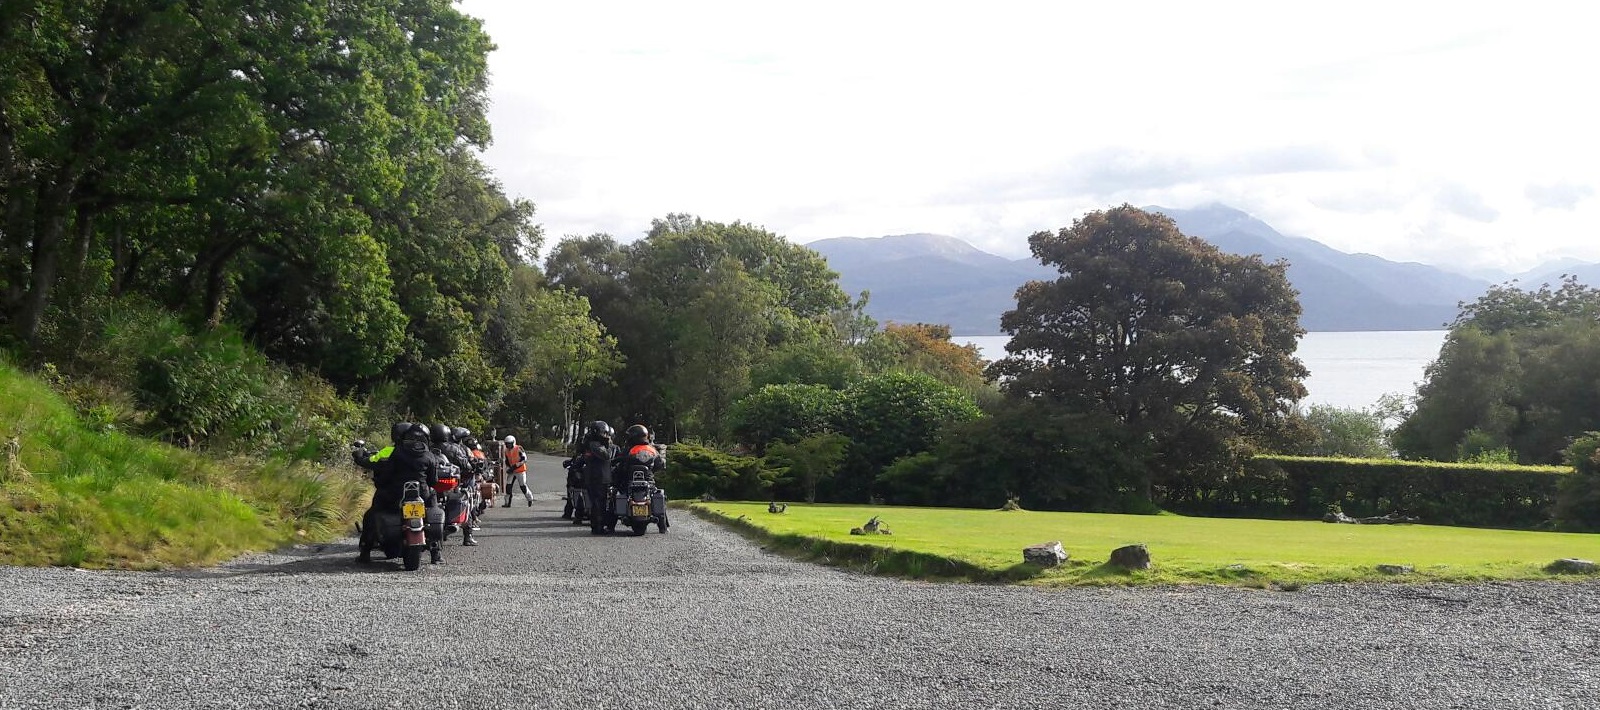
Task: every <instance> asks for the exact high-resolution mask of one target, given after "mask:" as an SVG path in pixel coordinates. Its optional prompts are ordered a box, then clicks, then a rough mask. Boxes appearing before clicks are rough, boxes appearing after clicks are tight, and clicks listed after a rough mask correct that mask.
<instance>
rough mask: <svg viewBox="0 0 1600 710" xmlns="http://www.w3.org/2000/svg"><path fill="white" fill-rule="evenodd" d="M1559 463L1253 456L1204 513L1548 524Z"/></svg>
mask: <svg viewBox="0 0 1600 710" xmlns="http://www.w3.org/2000/svg"><path fill="white" fill-rule="evenodd" d="M1571 473H1572V469H1571V468H1568V467H1564V466H1514V465H1503V464H1463V463H1436V462H1431V461H1400V460H1397V459H1341V458H1318V457H1302V456H1257V457H1255V458H1254V459H1252V460H1251V461H1249V462H1247V463H1246V464H1245V466H1244V470H1243V471H1242V472H1241V473H1240V474H1239V475H1236V476H1230V477H1229V478H1228V479H1227V480H1225V481H1223V482H1222V483H1221V484H1220V485H1219V487H1218V488H1217V489H1216V490H1214V491H1213V492H1212V495H1211V496H1208V498H1209V500H1208V501H1207V505H1206V506H1205V507H1207V508H1210V510H1208V511H1206V512H1211V513H1221V514H1229V515H1253V516H1262V517H1305V518H1315V517H1320V516H1321V515H1322V514H1323V513H1325V512H1327V510H1328V508H1329V506H1332V505H1338V506H1339V507H1340V509H1342V510H1343V511H1344V512H1345V513H1346V514H1348V515H1351V516H1354V517H1364V516H1371V515H1383V514H1385V513H1389V512H1391V511H1400V512H1403V513H1406V514H1409V515H1415V516H1417V517H1418V518H1421V520H1422V522H1424V523H1429V524H1434V525H1466V526H1476V527H1501V528H1522V529H1532V528H1541V527H1548V525H1549V522H1550V514H1551V508H1552V506H1553V504H1554V502H1555V499H1556V493H1557V489H1558V487H1559V486H1560V483H1561V481H1562V479H1563V478H1564V477H1565V476H1567V475H1570V474H1571Z"/></svg>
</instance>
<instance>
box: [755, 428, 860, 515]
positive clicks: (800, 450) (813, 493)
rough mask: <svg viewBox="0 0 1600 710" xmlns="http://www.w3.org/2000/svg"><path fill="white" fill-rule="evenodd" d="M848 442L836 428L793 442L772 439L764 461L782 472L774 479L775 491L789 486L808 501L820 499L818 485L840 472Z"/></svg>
mask: <svg viewBox="0 0 1600 710" xmlns="http://www.w3.org/2000/svg"><path fill="white" fill-rule="evenodd" d="M849 445H850V441H849V440H848V439H846V438H844V437H843V436H842V435H839V434H835V433H833V432H826V433H821V434H816V435H814V436H808V437H805V438H803V439H799V440H797V441H794V442H792V443H791V442H789V441H775V442H773V443H772V447H771V448H770V449H769V450H768V451H767V454H766V458H765V461H766V464H767V465H768V466H770V467H773V468H775V469H776V470H777V471H778V473H779V478H777V479H776V480H775V481H774V488H776V489H778V490H775V491H774V493H775V494H778V493H782V492H783V490H784V489H785V488H787V489H788V490H789V492H793V493H797V494H798V497H799V498H800V499H801V500H804V501H805V502H807V503H815V502H817V489H818V487H819V486H820V485H821V484H822V483H823V482H824V481H827V480H828V479H830V478H832V477H833V476H834V474H835V473H837V471H838V469H839V463H840V462H841V461H843V460H844V455H845V451H847V450H848V448H849Z"/></svg>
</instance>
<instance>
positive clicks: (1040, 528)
mask: <svg viewBox="0 0 1600 710" xmlns="http://www.w3.org/2000/svg"><path fill="white" fill-rule="evenodd" d="M692 508H693V509H694V510H695V511H696V512H697V513H699V514H701V515H702V516H704V517H710V518H712V519H715V520H719V521H721V522H724V523H729V524H732V525H734V526H735V527H736V528H742V529H744V530H745V531H747V532H749V533H750V534H753V535H756V536H758V537H760V538H761V539H763V540H765V541H767V542H768V543H769V544H772V545H774V546H776V547H778V548H780V549H783V550H787V551H789V552H792V553H798V554H799V555H801V556H803V557H807V558H812V559H818V560H822V561H826V562H832V563H840V564H846V565H849V566H854V567H858V568H867V569H870V570H872V571H877V572H883V573H889V574H897V575H904V576H911V577H916V578H940V577H950V578H964V579H974V580H980V581H1008V580H1009V581H1025V582H1027V583H1030V584H1043V585H1075V584H1196V583H1205V584H1237V585H1246V586H1256V587H1266V586H1272V585H1275V586H1280V587H1293V586H1296V585H1302V584H1309V583H1319V582H1355V581H1380V580H1381V581H1395V580H1405V581H1474V580H1488V579H1550V578H1552V577H1553V575H1551V574H1549V573H1546V572H1545V571H1544V570H1543V567H1544V565H1546V564H1548V563H1550V562H1551V561H1553V560H1555V559H1558V558H1564V557H1579V558H1584V559H1590V560H1594V559H1600V535H1587V534H1577V533H1543V532H1526V531H1516V530H1485V529H1481V528H1452V527H1441V526H1427V525H1370V526H1369V525H1334V524H1329V523H1321V522H1308V521H1284V520H1240V519H1223V518H1191V517H1185V516H1177V515H1109V514H1093V513H1043V512H1032V511H1008V512H1002V511H993V510H965V509H953V508H900V507H887V506H872V507H867V506H843V505H791V506H789V509H788V511H787V512H786V513H783V514H781V515H774V514H771V513H768V512H767V504H766V503H722V502H717V503H697V504H694V505H693V506H692ZM874 515H876V516H880V517H881V518H882V520H883V523H884V525H885V526H887V527H888V528H889V529H890V530H891V531H892V533H893V534H892V535H886V536H879V535H859V536H858V535H850V534H849V531H850V528H852V527H857V526H860V525H861V524H862V523H864V522H866V521H867V519H868V518H871V517H872V516H874ZM1052 540H1060V541H1061V543H1062V545H1063V547H1065V548H1066V550H1067V552H1068V553H1069V554H1070V555H1071V556H1072V561H1071V562H1070V563H1069V564H1067V565H1064V566H1062V567H1058V568H1054V569H1049V570H1042V571H1041V570H1038V569H1036V568H1032V567H1030V566H1026V565H1023V564H1021V560H1022V552H1021V550H1022V548H1023V547H1026V546H1028V545H1033V544H1037V543H1041V542H1048V541H1052ZM1133 543H1143V544H1145V545H1146V546H1148V547H1149V549H1150V555H1151V558H1152V560H1153V562H1154V568H1153V569H1151V570H1147V571H1140V572H1131V573H1125V572H1121V571H1117V570H1114V569H1110V568H1107V567H1105V566H1104V565H1103V564H1102V563H1104V562H1105V560H1106V559H1107V558H1108V557H1109V556H1110V553H1111V550H1113V549H1115V548H1117V547H1121V546H1123V545H1128V544H1133ZM1391 564H1392V565H1410V566H1411V567H1412V568H1413V569H1414V572H1413V573H1412V574H1408V575H1403V576H1392V575H1386V574H1383V573H1381V572H1379V571H1377V569H1376V567H1377V565H1391Z"/></svg>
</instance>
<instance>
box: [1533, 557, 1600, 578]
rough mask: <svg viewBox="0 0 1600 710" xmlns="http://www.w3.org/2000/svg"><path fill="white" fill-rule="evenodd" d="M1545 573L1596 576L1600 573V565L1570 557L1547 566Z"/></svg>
mask: <svg viewBox="0 0 1600 710" xmlns="http://www.w3.org/2000/svg"><path fill="white" fill-rule="evenodd" d="M1544 571H1546V572H1550V573H1553V574H1594V573H1595V572H1600V565H1596V564H1595V563H1594V562H1591V561H1589V560H1580V559H1575V558H1572V557H1568V558H1565V559H1560V560H1556V561H1555V562H1551V563H1550V564H1548V565H1545V567H1544Z"/></svg>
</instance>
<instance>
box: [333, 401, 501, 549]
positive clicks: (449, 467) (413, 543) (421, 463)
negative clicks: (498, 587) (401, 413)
mask: <svg viewBox="0 0 1600 710" xmlns="http://www.w3.org/2000/svg"><path fill="white" fill-rule="evenodd" d="M390 437H391V439H392V441H393V443H392V445H391V446H388V447H385V448H383V449H377V450H374V449H373V448H372V447H371V446H369V445H368V444H367V442H365V441H356V442H355V443H353V444H351V458H352V460H353V461H354V462H355V464H356V465H357V466H360V467H362V468H365V469H367V470H369V471H371V472H372V479H373V485H374V489H375V490H374V493H373V496H372V506H371V508H369V509H368V510H367V512H366V514H365V515H364V516H362V522H361V524H360V525H358V526H357V528H356V529H357V531H358V532H359V534H360V540H359V542H358V549H359V550H360V557H359V559H360V560H361V561H363V562H364V561H367V560H369V559H371V554H372V552H373V551H374V550H377V551H380V552H382V553H383V555H384V557H385V558H388V559H393V558H396V557H399V558H401V559H402V561H403V562H404V565H405V568H406V569H407V570H415V569H417V568H419V567H421V565H422V552H423V550H425V549H426V550H427V551H428V553H429V556H430V558H431V561H432V562H433V563H434V564H437V563H438V562H439V561H440V559H441V558H442V549H443V546H444V543H445V542H447V541H448V540H449V538H450V536H451V535H453V534H455V533H457V532H460V533H462V536H461V537H462V544H464V545H476V544H478V543H477V541H476V540H474V539H473V536H472V533H473V531H475V530H478V529H479V527H480V525H479V517H480V516H481V515H483V513H484V511H485V510H486V509H487V508H488V501H489V500H492V499H493V498H494V488H495V484H494V483H493V482H492V481H490V480H489V478H490V477H489V470H490V469H489V462H488V458H487V456H486V455H485V454H484V453H483V448H482V446H481V445H480V444H479V443H478V441H477V439H476V438H475V437H473V436H472V433H471V432H470V431H468V430H467V429H465V428H463V427H452V426H449V425H445V424H434V425H432V426H428V425H423V424H414V423H410V422H400V423H397V424H395V425H394V427H393V429H392V430H391V432H390Z"/></svg>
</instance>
